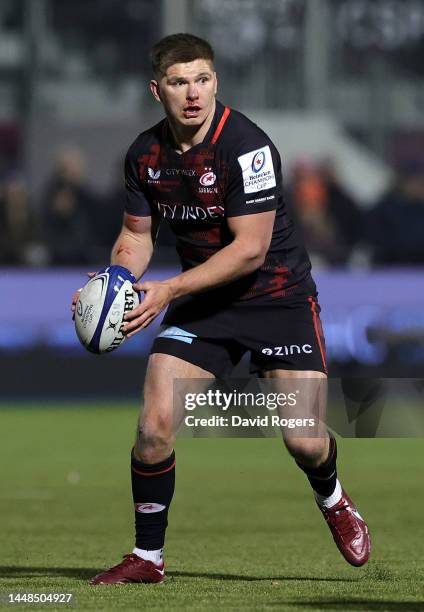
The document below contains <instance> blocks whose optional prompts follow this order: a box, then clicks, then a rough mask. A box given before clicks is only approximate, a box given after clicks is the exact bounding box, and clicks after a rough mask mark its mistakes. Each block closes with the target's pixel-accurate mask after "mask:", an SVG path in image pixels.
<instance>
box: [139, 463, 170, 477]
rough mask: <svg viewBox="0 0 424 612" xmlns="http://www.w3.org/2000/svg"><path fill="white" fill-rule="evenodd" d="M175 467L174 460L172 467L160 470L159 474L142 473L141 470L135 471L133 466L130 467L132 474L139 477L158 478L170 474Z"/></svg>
mask: <svg viewBox="0 0 424 612" xmlns="http://www.w3.org/2000/svg"><path fill="white" fill-rule="evenodd" d="M174 467H175V460H174V462H173V464H172V465H170V466H169V467H167V468H165V469H164V470H160V472H142V471H141V470H136V469H135V467H134V466H132V470H133V472H135V473H136V474H139V476H159V475H160V474H166V472H170V471H171V470H173V469H174Z"/></svg>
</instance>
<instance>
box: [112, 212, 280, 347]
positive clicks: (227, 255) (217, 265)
mask: <svg viewBox="0 0 424 612" xmlns="http://www.w3.org/2000/svg"><path fill="white" fill-rule="evenodd" d="M274 220H275V210H270V211H267V212H262V213H257V214H252V215H243V216H238V217H230V218H228V219H227V222H228V227H229V229H230V231H231V233H232V234H233V236H234V239H233V241H232V242H231V243H230V244H229V245H227V246H225V247H224V248H223V249H221V250H220V251H218V252H217V253H215V254H214V255H212V256H211V257H210V258H209V259H208V260H207V261H205V262H204V263H202V264H200V265H198V266H196V267H195V268H192V269H191V270H187V271H186V272H183V273H182V274H178V275H177V276H175V277H173V278H170V279H167V280H165V281H146V282H144V283H138V284H137V285H134V287H135V288H136V289H138V290H139V291H144V294H145V295H144V299H143V301H142V303H141V304H140V306H138V307H137V308H136V309H134V310H133V311H132V312H130V313H128V314H127V315H126V317H125V318H126V319H127V321H128V324H127V325H126V326H125V328H124V331H125V332H126V333H127V334H128V335H129V336H132V335H133V334H135V333H137V332H138V331H139V330H140V329H143V328H144V327H147V326H148V325H149V324H150V323H151V322H152V321H153V319H155V318H156V317H157V316H158V314H159V313H160V312H161V311H162V310H163V309H164V308H166V306H168V304H169V303H170V302H171V301H172V300H175V299H176V298H178V297H181V296H184V295H188V294H194V293H200V292H202V291H206V290H208V289H213V288H215V287H219V286H220V285H225V284H226V283H229V282H231V281H234V280H236V279H238V278H241V277H242V276H246V275H247V274H250V273H252V272H254V271H255V270H257V269H258V268H260V267H261V265H262V264H263V262H264V260H265V255H266V253H267V252H268V249H269V245H270V243H271V238H272V231H273V228H274Z"/></svg>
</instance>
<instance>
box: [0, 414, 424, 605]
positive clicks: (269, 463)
mask: <svg viewBox="0 0 424 612" xmlns="http://www.w3.org/2000/svg"><path fill="white" fill-rule="evenodd" d="M136 414H137V408H136V406H128V405H114V406H112V405H110V406H102V407H93V406H83V405H75V406H74V405H67V406H66V405H61V406H54V405H52V406H49V407H40V406H13V407H10V406H3V407H2V408H0V432H1V453H2V461H1V463H2V485H1V490H0V500H1V506H0V507H1V516H0V519H1V520H0V525H1V568H0V571H1V574H0V593H1V594H2V595H3V597H4V595H5V594H6V593H9V592H18V591H20V592H32V593H35V592H36V593H63V592H67V593H68V592H73V593H75V608H76V609H81V610H88V609H95V610H115V609H126V610H140V609H141V610H144V609H146V610H147V609H149V610H156V609H163V610H166V611H167V610H216V609H221V610H293V611H295V610H340V611H345V610H358V611H361V612H366V611H368V610H381V611H384V610H387V611H392V610H413V611H418V610H424V598H423V587H422V584H423V577H424V572H423V535H424V534H423V526H422V512H423V502H424V494H423V487H422V482H423V479H422V475H423V474H422V456H423V450H424V443H423V440H417V439H414V440H405V439H403V440H381V439H380V440H352V439H350V440H341V441H340V443H339V475H340V477H341V479H342V482H343V483H344V484H345V485H346V488H347V490H348V491H349V493H350V494H351V495H352V497H353V499H354V500H355V501H356V502H357V504H358V506H359V509H360V511H361V513H362V514H363V515H364V516H365V517H366V519H367V521H368V523H369V525H370V529H371V534H372V538H373V551H372V560H371V561H370V562H369V563H368V564H367V565H366V566H365V567H364V568H360V569H356V568H352V567H350V566H349V565H348V564H347V563H346V562H345V561H344V560H343V558H342V557H341V555H340V553H339V552H338V550H337V549H336V547H335V545H334V544H333V541H332V538H331V535H330V532H329V530H328V528H327V527H326V525H325V524H324V522H323V519H322V517H321V515H320V513H319V511H318V510H317V508H316V507H315V505H314V502H313V498H312V495H311V492H310V489H309V485H308V483H307V481H306V478H305V477H304V475H303V474H302V473H301V472H300V471H299V470H298V469H297V468H296V467H295V465H294V464H293V462H292V461H291V460H290V459H289V457H288V455H287V454H286V453H285V451H284V450H283V448H282V444H281V442H280V440H277V439H276V438H275V439H248V440H242V439H216V438H215V439H180V440H179V443H178V445H177V490H176V495H175V497H174V502H173V506H172V509H171V512H170V527H169V528H168V538H167V546H166V549H165V551H166V563H167V574H168V576H169V578H168V580H167V581H166V583H165V584H162V585H126V586H112V587H90V586H89V585H88V584H87V580H88V579H89V578H90V577H91V576H93V575H94V574H96V573H97V572H98V571H99V570H100V569H102V568H106V567H108V566H110V565H112V564H115V563H117V562H118V561H119V560H120V555H122V554H125V553H128V552H130V550H131V548H132V545H133V527H132V523H133V511H132V504H131V495H130V477H129V469H128V468H129V448H130V446H131V444H132V441H133V440H132V438H133V432H134V430H135V419H136ZM420 471H421V473H420ZM1 605H5V604H4V603H3V604H1ZM7 607H8V608H10V607H13V608H14V609H26V610H28V608H29V607H32V608H35V607H40V606H36V605H26V606H19V605H17V604H13V606H10V605H9V606H7ZM41 607H43V606H41ZM44 607H46V608H48V609H50V610H56V609H63V608H64V607H65V606H60V607H54V606H53V605H49V606H44Z"/></svg>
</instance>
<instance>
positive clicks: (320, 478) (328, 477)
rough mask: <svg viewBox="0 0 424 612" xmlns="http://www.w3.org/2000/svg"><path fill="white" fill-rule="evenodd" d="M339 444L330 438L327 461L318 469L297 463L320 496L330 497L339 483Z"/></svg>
mask: <svg viewBox="0 0 424 612" xmlns="http://www.w3.org/2000/svg"><path fill="white" fill-rule="evenodd" d="M336 459H337V444H336V440H335V438H333V436H330V448H329V452H328V457H327V459H326V461H325V462H324V463H323V464H321V465H320V466H319V467H317V468H310V467H306V466H304V465H302V464H301V463H299V462H298V461H296V463H297V465H298V466H299V467H300V469H301V470H303V471H304V472H305V474H306V476H307V477H308V480H309V482H310V483H311V487H312V488H313V490H314V491H315V492H316V493H318V494H319V495H323V496H324V497H329V496H330V495H331V494H332V493H334V489H335V488H336V482H337V466H336Z"/></svg>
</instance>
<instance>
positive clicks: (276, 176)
mask: <svg viewBox="0 0 424 612" xmlns="http://www.w3.org/2000/svg"><path fill="white" fill-rule="evenodd" d="M268 142H269V141H268ZM280 191H281V161H280V156H279V154H278V151H277V150H276V148H275V147H274V146H273V145H272V144H265V143H264V145H263V146H257V147H256V148H254V146H253V147H252V146H250V147H249V146H248V145H247V146H245V147H243V148H242V149H241V151H239V153H238V157H237V158H236V159H235V160H234V161H233V163H232V165H231V167H230V172H229V178H228V184H227V190H226V194H225V211H226V216H227V217H239V216H241V215H251V214H255V213H260V212H266V211H269V210H274V209H276V208H277V206H278V200H279V193H280Z"/></svg>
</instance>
